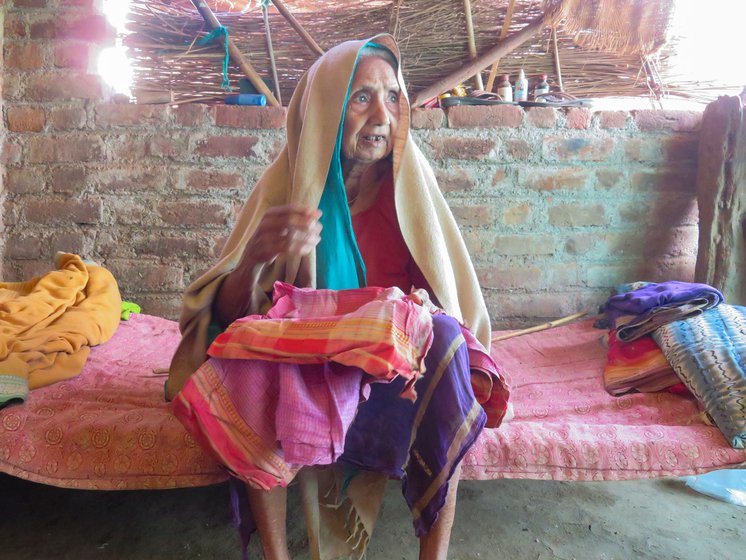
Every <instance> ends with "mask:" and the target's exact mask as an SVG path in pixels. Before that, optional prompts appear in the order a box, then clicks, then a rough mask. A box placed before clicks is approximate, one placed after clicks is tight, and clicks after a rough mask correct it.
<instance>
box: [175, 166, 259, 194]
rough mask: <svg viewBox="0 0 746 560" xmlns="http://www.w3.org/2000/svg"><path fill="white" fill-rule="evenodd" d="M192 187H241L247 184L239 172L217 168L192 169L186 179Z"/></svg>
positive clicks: (209, 188)
mask: <svg viewBox="0 0 746 560" xmlns="http://www.w3.org/2000/svg"><path fill="white" fill-rule="evenodd" d="M186 184H187V187H189V188H190V189H200V190H212V189H241V188H243V187H244V186H245V184H244V180H243V177H242V176H241V175H239V174H238V173H225V172H223V171H218V170H216V169H211V170H204V171H203V170H201V169H198V170H194V171H190V172H189V175H188V176H187V180H186Z"/></svg>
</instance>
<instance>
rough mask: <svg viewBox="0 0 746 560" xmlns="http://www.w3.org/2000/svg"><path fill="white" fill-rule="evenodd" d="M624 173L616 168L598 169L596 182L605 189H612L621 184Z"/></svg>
mask: <svg viewBox="0 0 746 560" xmlns="http://www.w3.org/2000/svg"><path fill="white" fill-rule="evenodd" d="M623 178H624V174H623V173H622V172H621V171H617V170H616V169H598V170H596V182H597V184H598V185H600V186H601V187H603V188H605V189H611V188H613V187H616V186H617V185H619V184H620V182H621V181H622V179H623Z"/></svg>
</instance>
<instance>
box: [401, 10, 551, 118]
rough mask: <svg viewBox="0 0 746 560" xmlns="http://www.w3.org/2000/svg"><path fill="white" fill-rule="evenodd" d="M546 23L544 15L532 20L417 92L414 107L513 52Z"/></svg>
mask: <svg viewBox="0 0 746 560" xmlns="http://www.w3.org/2000/svg"><path fill="white" fill-rule="evenodd" d="M546 25H547V24H546V23H545V16H544V15H541V16H539V17H537V18H535V19H533V20H531V21H530V22H529V24H528V25H526V26H525V27H524V28H523V29H521V30H520V31H517V32H516V33H513V34H512V35H510V36H509V37H507V38H506V39H505V41H501V42H500V43H498V44H497V45H495V46H494V47H492V48H491V49H490V50H488V51H487V52H486V53H484V54H483V55H482V56H480V57H479V58H477V59H476V60H473V61H472V62H471V63H469V64H467V65H465V66H462V67H461V68H458V69H457V70H455V71H453V72H451V73H450V74H449V75H448V76H446V77H444V78H441V79H440V80H438V81H437V82H435V83H434V84H432V85H430V86H428V87H426V88H425V89H423V90H422V91H420V92H419V93H417V95H415V97H414V99H413V101H412V107H419V106H421V105H423V104H424V103H425V102H426V101H429V100H430V99H432V98H433V97H435V96H436V95H440V94H441V93H443V92H444V91H448V90H450V89H453V88H454V87H456V86H457V85H458V84H460V83H461V82H463V81H464V80H465V79H467V78H469V77H470V76H473V75H474V74H475V73H476V72H478V71H480V70H482V69H484V68H486V67H487V66H489V65H490V64H492V63H493V62H494V61H495V60H497V59H499V58H501V57H503V56H505V55H506V54H508V53H511V52H513V51H514V50H515V49H517V48H518V47H520V46H521V45H522V44H523V43H525V42H526V41H528V40H529V39H530V38H531V37H533V36H534V35H537V34H539V33H541V32H542V31H543V29H544V27H546Z"/></svg>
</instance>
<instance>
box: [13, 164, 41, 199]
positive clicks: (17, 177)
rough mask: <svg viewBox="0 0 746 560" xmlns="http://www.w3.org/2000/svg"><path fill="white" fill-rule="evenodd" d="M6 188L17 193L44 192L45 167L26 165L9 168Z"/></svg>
mask: <svg viewBox="0 0 746 560" xmlns="http://www.w3.org/2000/svg"><path fill="white" fill-rule="evenodd" d="M5 188H6V189H8V191H9V192H11V193H15V194H27V193H37V192H42V191H43V190H44V168H41V169H40V168H38V167H31V166H26V165H24V166H23V167H10V168H8V170H7V175H6V177H5Z"/></svg>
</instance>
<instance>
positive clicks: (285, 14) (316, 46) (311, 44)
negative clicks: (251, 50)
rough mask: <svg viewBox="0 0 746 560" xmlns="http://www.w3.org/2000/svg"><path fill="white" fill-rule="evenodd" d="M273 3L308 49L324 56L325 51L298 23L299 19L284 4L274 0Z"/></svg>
mask: <svg viewBox="0 0 746 560" xmlns="http://www.w3.org/2000/svg"><path fill="white" fill-rule="evenodd" d="M272 3H273V4H274V5H275V8H277V11H278V12H280V15H282V17H284V18H285V20H286V21H287V22H288V23H289V24H290V27H292V28H293V29H295V31H296V32H297V33H298V35H300V38H301V39H303V41H304V42H305V43H306V45H308V47H309V48H310V49H311V50H312V51H313V52H314V53H316V54H317V55H319V56H322V55H323V54H324V49H322V48H321V47H320V46H319V44H318V43H317V42H316V41H314V39H313V37H311V35H310V34H309V33H308V31H306V30H305V29H303V26H302V25H301V24H300V23H299V22H298V20H297V19H295V17H294V16H293V14H291V13H290V11H289V10H288V9H287V8H286V7H285V4H283V3H282V2H281V1H280V0H272Z"/></svg>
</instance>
